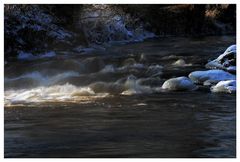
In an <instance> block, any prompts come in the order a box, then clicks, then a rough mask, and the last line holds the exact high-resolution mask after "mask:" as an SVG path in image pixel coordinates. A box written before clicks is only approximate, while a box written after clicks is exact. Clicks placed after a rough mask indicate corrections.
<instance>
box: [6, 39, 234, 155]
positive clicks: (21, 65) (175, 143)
mask: <svg viewBox="0 0 240 162" xmlns="http://www.w3.org/2000/svg"><path fill="white" fill-rule="evenodd" d="M235 39H236V38H235V37H234V36H218V37H204V38H194V39H192V38H181V37H179V38H176V37H169V38H158V39H154V40H148V41H144V42H140V43H128V44H112V45H111V46H110V45H106V46H105V49H99V50H96V51H89V52H86V53H76V52H68V51H59V52H56V53H57V56H55V57H53V58H42V59H35V60H30V61H17V62H10V63H8V64H7V65H6V66H5V74H4V82H5V83H4V86H5V92H4V95H5V99H4V102H5V109H4V127H5V128H4V155H5V157H155V158H156V157H235V156H236V95H235V94H224V93H212V92H210V91H209V88H200V89H199V90H197V91H191V92H180V91H179V92H167V91H164V90H162V89H161V85H162V84H163V82H164V81H165V80H167V79H169V78H172V77H178V76H188V74H189V73H190V72H192V71H195V70H204V69H205V67H204V65H205V64H206V63H207V62H208V61H209V60H212V59H215V58H216V57H217V56H218V55H219V54H221V53H223V52H224V50H225V49H226V48H227V47H228V46H229V45H231V44H235V42H236V40H235ZM176 61H177V62H176Z"/></svg>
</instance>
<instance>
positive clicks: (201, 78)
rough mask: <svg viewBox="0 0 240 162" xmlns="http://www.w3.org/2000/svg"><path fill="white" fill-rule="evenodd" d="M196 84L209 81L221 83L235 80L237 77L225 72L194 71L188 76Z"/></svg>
mask: <svg viewBox="0 0 240 162" xmlns="http://www.w3.org/2000/svg"><path fill="white" fill-rule="evenodd" d="M188 77H189V78H190V79H191V80H192V81H193V82H194V83H204V82H205V81H207V80H211V82H215V83H217V82H219V81H224V80H235V79H236V76H235V75H233V74H230V73H228V72H226V71H223V70H207V71H194V72H191V73H190V74H189V76H188Z"/></svg>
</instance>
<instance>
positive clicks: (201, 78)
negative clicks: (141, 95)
mask: <svg viewBox="0 0 240 162" xmlns="http://www.w3.org/2000/svg"><path fill="white" fill-rule="evenodd" d="M205 67H206V68H207V69H210V70H204V71H194V72H191V73H190V74H189V75H188V77H177V78H172V79H169V80H166V81H165V82H164V84H163V85H162V89H165V90H169V91H183V90H188V91H192V90H197V89H199V87H200V86H205V87H209V88H210V90H211V92H225V93H235V92H236V45H232V46H230V47H228V48H227V50H226V51H225V52H224V53H223V54H221V55H220V56H219V57H218V58H216V59H215V60H213V61H210V62H209V63H207V64H206V65H205Z"/></svg>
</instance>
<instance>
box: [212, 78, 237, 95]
mask: <svg viewBox="0 0 240 162" xmlns="http://www.w3.org/2000/svg"><path fill="white" fill-rule="evenodd" d="M211 91H212V92H223V93H236V80H227V81H220V82H219V83H218V84H216V85H215V86H212V87H211Z"/></svg>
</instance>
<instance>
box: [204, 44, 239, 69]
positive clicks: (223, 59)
mask: <svg viewBox="0 0 240 162" xmlns="http://www.w3.org/2000/svg"><path fill="white" fill-rule="evenodd" d="M236 53H237V51H236V45H232V46H230V47H228V48H227V49H226V51H225V52H224V53H223V54H221V55H220V56H218V58H217V59H215V60H213V61H210V62H209V63H207V64H206V65H205V67H206V68H208V69H222V70H225V71H228V72H230V73H236Z"/></svg>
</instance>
